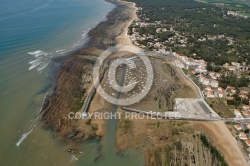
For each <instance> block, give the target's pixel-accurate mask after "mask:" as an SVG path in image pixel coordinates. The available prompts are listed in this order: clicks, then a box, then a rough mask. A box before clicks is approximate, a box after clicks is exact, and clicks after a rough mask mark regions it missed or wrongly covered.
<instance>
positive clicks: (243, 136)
mask: <svg viewBox="0 0 250 166" xmlns="http://www.w3.org/2000/svg"><path fill="white" fill-rule="evenodd" d="M239 139H241V140H247V139H248V137H247V135H246V133H244V132H241V133H240V134H239Z"/></svg>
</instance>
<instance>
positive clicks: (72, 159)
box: [70, 155, 78, 163]
mask: <svg viewBox="0 0 250 166" xmlns="http://www.w3.org/2000/svg"><path fill="white" fill-rule="evenodd" d="M77 160H78V158H76V156H74V155H72V158H71V160H70V162H71V163H72V162H73V161H77Z"/></svg>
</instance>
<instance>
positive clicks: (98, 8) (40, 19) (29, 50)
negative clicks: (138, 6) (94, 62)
mask: <svg viewBox="0 0 250 166" xmlns="http://www.w3.org/2000/svg"><path fill="white" fill-rule="evenodd" d="M0 4H1V5H0V165H1V166H5V165H6V166H7V165H8V166H15V165H21V166H29V165H32V166H36V165H48V166H50V165H60V166H63V165H76V164H77V163H78V162H79V160H81V159H78V157H77V156H73V155H69V154H68V153H67V151H66V150H67V147H65V145H63V143H61V142H60V141H58V140H56V139H54V138H53V134H52V133H49V132H48V131H44V130H42V129H40V127H39V124H37V121H36V117H37V115H38V113H39V111H40V109H41V105H42V103H43V101H44V97H45V95H46V93H47V91H48V89H49V87H50V86H51V84H52V81H51V80H52V79H51V68H50V66H51V63H52V62H51V58H52V57H55V56H61V55H64V54H65V53H67V52H69V51H71V50H74V49H76V48H78V47H80V46H82V45H83V44H84V43H85V42H86V41H87V40H88V37H87V36H86V34H87V32H88V31H89V30H90V29H91V28H93V27H94V26H96V25H97V24H98V23H99V22H100V21H103V20H105V18H106V14H107V13H108V12H109V11H111V10H112V9H113V8H114V5H112V4H110V3H108V2H106V1H104V0H0ZM93 146H95V145H93Z"/></svg>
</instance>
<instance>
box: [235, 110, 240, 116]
mask: <svg viewBox="0 0 250 166" xmlns="http://www.w3.org/2000/svg"><path fill="white" fill-rule="evenodd" d="M234 115H235V116H236V117H240V116H241V113H240V111H239V110H237V109H234Z"/></svg>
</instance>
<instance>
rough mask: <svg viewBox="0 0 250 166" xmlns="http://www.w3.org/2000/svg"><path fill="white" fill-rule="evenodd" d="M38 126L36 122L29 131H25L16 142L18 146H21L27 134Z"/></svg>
mask: <svg viewBox="0 0 250 166" xmlns="http://www.w3.org/2000/svg"><path fill="white" fill-rule="evenodd" d="M35 127H36V124H35V125H34V126H33V127H32V129H31V130H30V131H29V132H27V133H24V134H23V135H22V136H21V138H20V139H19V141H18V142H17V143H16V146H19V145H20V144H21V143H22V142H23V141H24V140H25V138H27V136H28V135H29V134H30V133H31V132H32V130H33V129H34V128H35Z"/></svg>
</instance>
